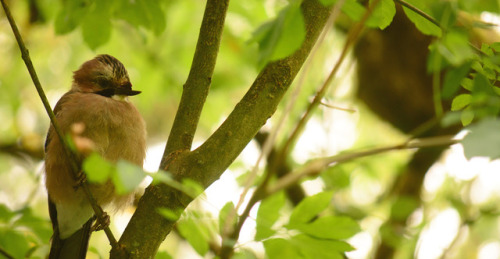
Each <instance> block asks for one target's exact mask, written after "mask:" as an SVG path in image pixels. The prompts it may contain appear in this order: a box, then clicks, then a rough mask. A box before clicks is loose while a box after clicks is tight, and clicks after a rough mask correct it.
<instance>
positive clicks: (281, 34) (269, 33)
mask: <svg viewBox="0 0 500 259" xmlns="http://www.w3.org/2000/svg"><path fill="white" fill-rule="evenodd" d="M305 35H306V33H305V25H304V17H303V16H302V11H301V9H300V1H294V2H292V3H290V4H289V5H288V6H287V7H285V8H284V9H283V10H281V12H280V13H279V14H278V16H277V17H276V18H275V19H274V20H272V21H270V22H267V23H265V24H263V25H262V26H261V27H259V28H258V29H257V30H256V31H255V32H254V34H253V39H252V40H251V41H254V42H257V43H258V44H259V50H260V53H259V60H260V63H261V64H265V63H266V62H268V61H274V60H278V59H282V58H284V57H287V56H289V55H291V54H292V53H293V52H295V51H296V50H297V49H298V48H299V47H300V46H301V45H302V42H303V41H304V39H305Z"/></svg>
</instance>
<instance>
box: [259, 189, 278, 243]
mask: <svg viewBox="0 0 500 259" xmlns="http://www.w3.org/2000/svg"><path fill="white" fill-rule="evenodd" d="M284 205H285V195H284V193H283V192H279V193H276V194H274V195H272V196H271V197H267V198H266V199H264V200H263V201H262V202H261V203H260V206H259V210H258V211H257V226H256V233H255V240H257V241H260V240H262V239H264V238H268V237H270V236H272V235H273V234H274V233H275V232H276V231H274V230H273V229H272V226H273V225H274V223H275V222H276V220H278V218H279V216H280V213H279V212H280V210H281V208H283V206H284Z"/></svg>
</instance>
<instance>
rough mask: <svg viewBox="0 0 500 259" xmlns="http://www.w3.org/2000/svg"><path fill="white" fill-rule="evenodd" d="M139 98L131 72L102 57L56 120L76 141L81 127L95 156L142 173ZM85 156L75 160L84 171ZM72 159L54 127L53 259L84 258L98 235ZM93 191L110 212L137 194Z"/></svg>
mask: <svg viewBox="0 0 500 259" xmlns="http://www.w3.org/2000/svg"><path fill="white" fill-rule="evenodd" d="M139 93H141V92H140V91H136V90H132V84H131V82H130V79H129V76H128V73H127V70H126V69H125V67H124V65H123V64H122V63H121V62H120V61H119V60H118V59H116V58H115V57H113V56H111V55H107V54H103V55H98V56H96V57H95V58H94V59H91V60H89V61H86V62H84V63H83V64H82V65H81V67H80V68H79V69H78V70H76V71H75V72H74V73H73V82H72V85H71V89H70V90H69V91H68V92H66V93H65V94H64V95H63V96H62V97H61V98H60V99H59V101H58V102H57V104H56V106H55V107H54V115H55V119H56V121H57V123H58V125H59V127H60V129H61V131H62V133H63V134H65V135H68V134H69V135H70V136H71V135H72V129H74V128H75V125H77V126H79V127H77V128H80V130H79V132H78V133H77V134H78V137H79V138H83V139H85V140H88V142H90V143H92V150H93V151H94V152H97V153H99V154H100V155H101V156H102V157H103V158H104V159H106V160H108V161H110V162H117V161H118V160H120V159H123V160H126V161H129V162H131V163H133V164H136V165H138V166H141V167H142V165H143V161H144V159H145V156H146V124H145V122H144V119H143V118H142V116H141V115H140V113H139V112H138V110H137V109H136V107H135V106H134V105H133V104H132V103H131V102H130V101H129V100H128V97H129V96H134V95H137V94H139ZM73 135H74V134H73ZM77 149H78V147H77ZM81 153H83V154H78V155H77V156H75V157H76V160H77V161H76V162H77V163H78V164H79V165H80V166H78V167H79V168H80V167H81V163H82V161H83V159H84V158H85V156H86V155H87V154H86V152H81ZM70 159H72V158H71V157H70V155H69V154H67V152H66V151H65V149H64V146H63V143H62V142H61V141H60V139H59V137H58V136H57V135H56V131H55V129H54V126H53V125H52V124H51V126H50V127H49V130H48V133H47V138H46V142H45V186H46V189H47V194H48V203H49V215H50V219H51V221H52V228H53V232H54V233H53V235H52V238H51V241H52V242H51V248H50V252H49V259H56V258H85V257H86V254H87V249H88V244H89V239H90V235H91V232H92V230H93V229H92V227H93V226H92V224H93V222H94V220H95V216H94V211H93V210H92V207H91V205H90V203H89V201H88V199H87V197H86V196H85V193H84V191H83V190H82V188H78V184H79V180H78V177H75V175H79V174H81V172H74V169H73V168H74V167H72V164H71V163H72V161H71V160H70ZM80 184H81V183H80ZM88 186H89V189H90V192H91V193H92V195H93V196H94V198H95V200H96V202H97V204H98V205H100V206H102V207H104V208H106V209H108V208H110V209H113V210H119V209H120V208H126V207H127V205H128V204H129V203H130V202H131V201H132V199H133V193H132V194H127V195H117V194H116V193H115V191H114V186H113V184H112V182H111V181H109V180H108V181H107V182H105V183H103V184H95V183H89V185H88Z"/></svg>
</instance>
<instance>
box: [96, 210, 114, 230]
mask: <svg viewBox="0 0 500 259" xmlns="http://www.w3.org/2000/svg"><path fill="white" fill-rule="evenodd" d="M110 222H111V221H110V220H109V215H108V214H107V213H106V212H103V213H102V215H101V217H97V219H96V221H95V223H94V225H93V226H92V228H91V230H92V231H100V230H103V229H105V228H107V227H108V226H109V224H110Z"/></svg>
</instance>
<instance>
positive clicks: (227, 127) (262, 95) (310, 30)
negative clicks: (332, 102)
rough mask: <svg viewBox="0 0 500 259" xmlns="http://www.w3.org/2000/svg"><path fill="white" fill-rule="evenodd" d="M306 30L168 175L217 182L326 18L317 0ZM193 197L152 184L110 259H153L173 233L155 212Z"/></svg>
mask: <svg viewBox="0 0 500 259" xmlns="http://www.w3.org/2000/svg"><path fill="white" fill-rule="evenodd" d="M301 9H302V13H303V15H304V20H305V26H306V37H305V40H304V42H303V43H302V46H301V47H300V48H299V49H298V50H297V51H296V52H295V53H294V54H292V55H290V56H288V57H286V58H284V59H281V60H279V61H276V62H272V63H270V64H268V65H267V66H266V67H265V68H264V69H263V70H262V71H261V73H260V74H259V75H258V76H257V78H256V80H255V81H254V83H253V84H252V86H251V87H250V89H249V90H248V92H247V93H246V95H245V96H244V97H243V99H242V100H241V101H240V102H239V103H238V104H237V105H236V107H235V108H234V110H233V111H232V112H231V114H230V115H229V116H228V118H227V119H226V120H225V121H224V123H223V124H222V125H221V126H220V127H219V129H217V130H216V131H215V132H214V133H213V134H212V136H211V137H210V138H209V139H207V141H205V143H204V144H203V145H201V146H200V147H199V148H197V149H196V150H194V151H192V152H181V153H180V154H179V155H178V156H176V157H175V158H174V159H172V160H171V164H170V165H169V171H171V172H172V173H173V174H174V175H176V177H178V178H191V179H193V180H195V181H197V182H199V183H200V184H201V185H202V186H203V187H207V186H209V185H210V184H212V183H213V182H214V181H215V180H217V179H218V178H219V177H220V175H221V174H222V173H223V172H224V171H225V170H226V168H227V167H228V166H229V165H230V164H231V163H232V162H233V161H234V159H235V158H236V157H237V156H238V155H239V154H240V153H241V151H242V150H243V148H244V147H245V146H246V145H247V144H248V142H250V140H251V139H252V138H253V137H254V136H255V134H256V133H257V132H258V130H259V129H260V128H261V127H262V125H264V123H265V122H266V121H267V119H268V118H269V117H271V116H272V115H273V113H274V112H275V110H276V108H277V106H278V104H279V102H280V101H281V99H282V97H283V95H284V94H285V93H286V91H287V90H288V87H289V86H290V84H291V83H292V81H293V79H294V78H295V76H296V74H297V73H298V71H299V69H300V68H301V66H302V64H303V63H304V61H305V59H306V58H307V56H308V55H309V52H310V51H311V48H312V46H313V45H314V43H315V42H316V39H317V38H318V36H319V33H320V32H321V30H322V28H323V26H324V25H325V23H326V20H327V18H328V12H329V8H328V7H325V6H323V5H322V4H321V3H320V2H319V1H317V0H304V1H303V2H302V5H301ZM191 200H192V199H191V198H189V197H187V196H186V195H184V194H183V193H181V192H179V191H177V190H174V189H172V188H169V187H167V186H165V185H151V186H149V187H148V188H147V189H146V192H145V193H144V196H143V197H142V198H141V200H140V201H139V204H138V206H137V210H136V212H135V213H134V215H133V216H132V219H131V220H130V223H129V225H128V226H127V229H126V230H125V232H124V233H123V235H122V237H121V239H120V245H122V247H124V249H121V250H118V249H113V250H112V251H111V258H123V257H124V256H125V257H132V258H152V257H153V255H154V254H155V253H156V251H157V249H158V247H159V245H160V244H161V242H162V241H163V240H164V239H165V237H166V236H167V235H168V233H169V232H170V231H171V230H172V226H173V225H174V223H175V222H174V221H169V220H168V219H166V218H164V217H162V216H161V215H160V214H158V213H157V209H158V208H159V207H167V208H168V209H171V210H174V211H178V210H179V208H180V209H185V208H186V206H187V205H188V204H189V202H191Z"/></svg>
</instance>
